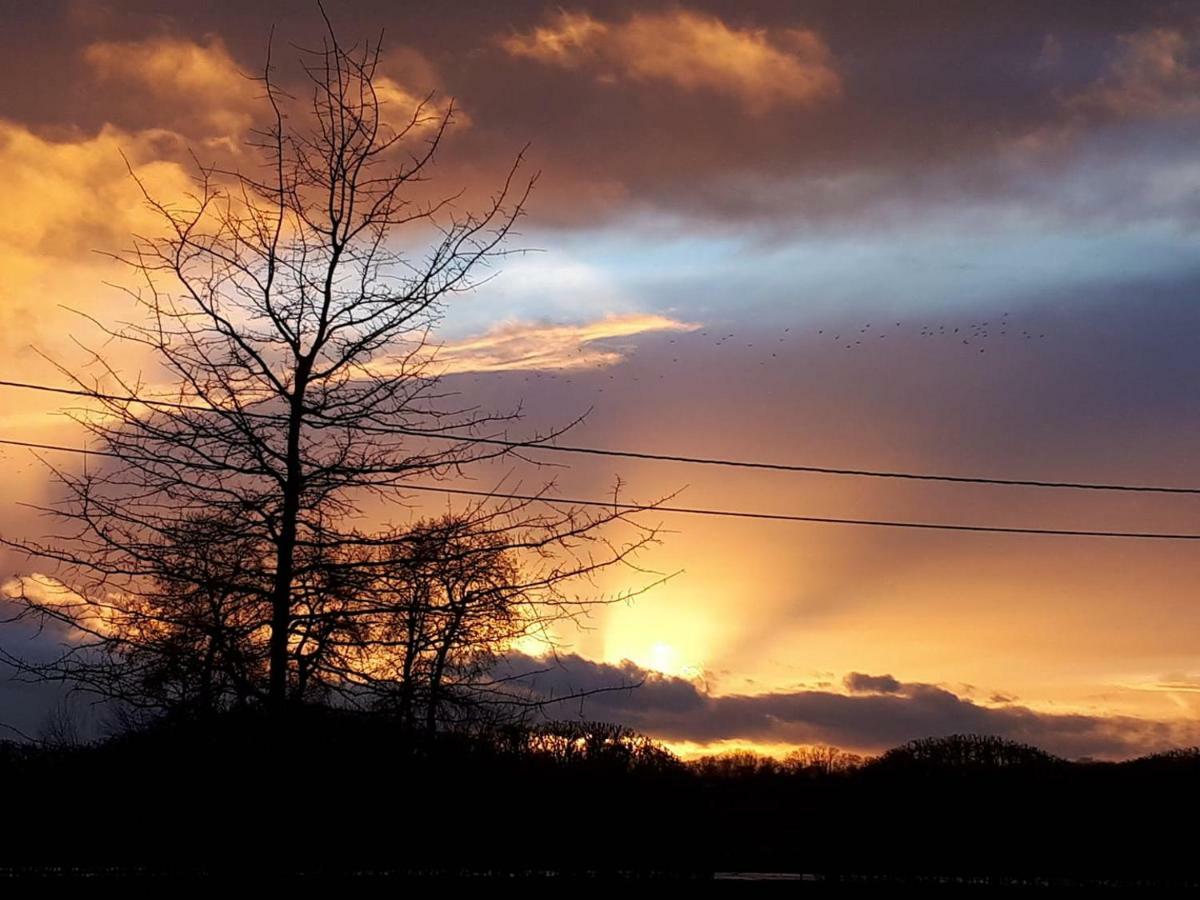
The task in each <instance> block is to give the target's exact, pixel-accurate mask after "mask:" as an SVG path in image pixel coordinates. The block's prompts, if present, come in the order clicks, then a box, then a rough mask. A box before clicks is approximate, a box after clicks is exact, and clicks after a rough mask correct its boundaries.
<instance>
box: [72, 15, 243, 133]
mask: <svg viewBox="0 0 1200 900" xmlns="http://www.w3.org/2000/svg"><path fill="white" fill-rule="evenodd" d="M84 60H85V61H86V62H87V63H88V64H89V65H90V66H91V67H92V69H93V71H94V72H95V73H96V75H97V76H98V77H99V78H101V79H102V80H104V81H109V82H113V83H115V84H118V85H124V86H130V85H132V86H134V87H136V88H138V89H139V90H141V91H143V92H145V93H146V94H148V95H149V96H150V98H152V99H153V100H155V101H157V102H158V103H159V104H160V106H159V110H160V111H161V113H162V115H163V117H164V119H166V120H167V122H169V124H170V125H171V127H173V128H175V129H176V130H178V131H181V132H183V133H194V132H195V130H196V126H197V125H199V126H200V129H201V131H202V132H203V134H204V135H205V136H207V137H208V138H209V139H210V140H212V141H214V142H223V143H227V144H229V145H231V146H232V145H233V144H234V143H235V142H236V141H237V140H238V139H239V138H240V137H241V135H243V134H244V133H245V132H246V130H247V129H248V128H249V127H250V125H251V122H252V120H253V111H254V108H255V105H256V101H257V97H258V95H259V94H261V93H262V92H261V90H259V89H258V87H257V86H256V84H255V82H254V80H253V79H252V78H250V77H248V76H247V75H246V74H244V73H243V72H242V71H241V70H240V69H239V68H238V65H237V63H236V62H234V60H233V57H231V56H230V55H229V51H228V50H226V49H225V45H224V44H223V43H222V42H221V40H220V39H219V38H217V37H209V38H207V39H206V40H205V41H204V42H203V43H197V42H195V41H190V40H184V39H182V38H173V37H155V38H150V39H148V40H142V41H99V42H97V43H94V44H91V45H89V46H88V47H87V48H86V49H85V50H84ZM163 124H167V123H163Z"/></svg>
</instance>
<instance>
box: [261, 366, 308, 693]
mask: <svg viewBox="0 0 1200 900" xmlns="http://www.w3.org/2000/svg"><path fill="white" fill-rule="evenodd" d="M311 366H312V363H311V360H310V359H308V358H305V359H303V360H301V362H300V364H299V365H298V366H297V368H296V383H295V386H294V388H293V392H292V402H291V409H290V412H289V415H288V436H287V480H286V482H285V484H284V488H283V514H282V517H281V519H280V523H279V539H278V542H277V543H276V558H275V584H274V586H273V589H272V592H271V645H270V666H271V671H270V678H269V685H268V693H267V705H268V706H269V707H270V708H271V710H273V711H275V712H279V711H281V710H282V709H283V708H284V707H285V706H286V705H287V699H288V695H287V683H288V631H289V629H290V628H291V624H292V581H293V579H294V578H295V569H296V566H295V558H296V537H297V523H298V521H299V518H300V497H301V494H302V493H303V491H304V473H303V472H302V471H301V467H300V426H301V423H302V421H303V418H304V390H305V387H306V386H307V383H308V373H309V369H310V368H311Z"/></svg>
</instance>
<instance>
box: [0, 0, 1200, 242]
mask: <svg viewBox="0 0 1200 900" xmlns="http://www.w3.org/2000/svg"><path fill="white" fill-rule="evenodd" d="M868 10H869V12H868ZM333 14H334V18H335V20H336V21H337V22H338V23H339V26H340V28H341V29H342V31H343V33H345V34H346V35H353V36H359V35H367V34H372V35H373V34H375V33H377V32H378V30H379V29H380V28H383V29H385V31H386V33H387V40H388V42H389V44H390V45H391V46H392V47H394V48H395V49H396V53H395V54H394V55H393V56H392V57H391V59H392V60H394V61H395V62H394V63H392V64H393V66H394V69H393V74H394V75H395V76H396V77H397V78H398V79H399V80H402V81H405V82H407V84H408V86H409V87H411V88H413V89H414V90H416V91H424V90H427V89H429V88H439V89H441V90H442V91H444V92H447V93H450V94H453V95H455V96H456V97H457V98H458V99H459V101H460V102H461V104H462V107H463V109H464V110H465V111H466V113H467V115H468V116H469V118H470V123H471V124H470V126H469V127H467V128H464V129H462V130H461V133H460V134H458V135H457V136H456V138H455V141H454V142H453V146H452V147H451V148H450V149H449V150H448V156H447V159H448V161H451V162H453V163H457V164H458V165H459V166H460V167H461V169H460V171H462V172H467V173H471V176H470V177H477V176H478V177H482V176H481V175H480V173H482V172H485V171H488V170H490V167H492V166H494V165H497V164H499V162H500V161H502V160H504V159H507V158H510V157H511V155H512V153H513V152H514V151H515V150H516V149H517V148H518V147H520V146H521V145H523V144H524V143H526V142H532V144H533V151H532V159H533V161H534V162H535V164H536V165H538V166H539V167H541V168H542V169H543V170H544V172H545V179H544V182H543V189H542V191H541V192H540V194H539V196H538V199H537V202H536V206H535V211H536V213H537V214H538V216H539V217H540V219H541V220H542V221H544V222H559V223H572V224H581V223H595V222H596V221H597V220H598V219H602V218H604V217H606V216H616V215H622V214H628V213H630V212H636V211H638V210H650V211H669V212H673V213H682V214H684V215H689V216H694V217H698V218H704V219H708V220H713V221H721V222H728V221H731V220H732V221H737V222H741V223H745V222H747V221H755V220H762V221H764V222H776V220H779V219H782V220H784V221H791V222H798V221H805V222H812V223H818V224H819V223H829V222H842V221H846V220H850V221H860V220H861V219H862V218H863V217H875V218H878V217H880V216H884V215H888V214H889V210H890V215H891V216H893V217H895V218H903V216H905V215H909V214H911V211H912V210H913V209H914V208H916V209H922V208H927V207H930V206H932V207H938V206H942V205H948V204H952V205H961V204H963V203H969V202H994V201H996V200H997V199H998V198H999V199H1006V200H1009V201H1019V202H1021V203H1026V204H1035V205H1036V204H1041V205H1044V206H1047V207H1048V208H1050V209H1052V210H1055V211H1058V212H1061V213H1062V214H1064V215H1087V214H1089V209H1088V208H1081V207H1080V204H1079V202H1078V199H1077V198H1078V195H1079V194H1080V193H1082V194H1084V195H1086V196H1088V197H1089V198H1090V201H1089V205H1090V206H1093V207H1094V206H1100V207H1102V208H1107V207H1108V206H1117V207H1122V206H1123V203H1122V200H1123V198H1127V197H1128V195H1129V193H1130V190H1128V189H1127V188H1125V187H1123V184H1122V182H1123V181H1128V180H1130V179H1132V181H1133V186H1134V187H1135V188H1136V187H1138V186H1144V183H1145V182H1144V179H1139V175H1140V174H1141V173H1144V172H1145V170H1146V169H1147V168H1148V167H1149V168H1154V167H1157V166H1160V165H1164V164H1169V163H1170V162H1171V160H1172V159H1174V158H1175V157H1177V156H1178V155H1179V154H1180V153H1181V152H1186V151H1185V149H1181V148H1188V147H1190V146H1191V145H1193V144H1194V140H1195V138H1196V136H1197V135H1196V129H1195V127H1194V123H1193V120H1194V118H1195V115H1196V112H1197V110H1196V108H1195V104H1194V103H1192V101H1190V99H1189V98H1190V97H1191V96H1192V94H1193V93H1194V92H1193V91H1192V88H1193V87H1194V84H1195V80H1196V75H1195V70H1196V65H1195V52H1194V47H1195V46H1196V45H1197V41H1196V31H1195V23H1194V21H1193V19H1194V18H1195V16H1193V15H1192V14H1190V13H1189V12H1188V11H1187V9H1186V8H1185V7H1180V6H1179V5H1178V4H1173V3H1169V2H1165V0H1164V2H1161V3H1141V4H1130V3H1118V2H1113V3H1104V2H1086V3H1084V2H1076V3H1059V4H1053V5H1051V4H1044V3H1018V4H1015V5H1014V4H1004V5H1003V6H1001V5H997V4H994V3H984V2H961V3H945V4H917V5H914V4H899V3H897V4H876V5H872V6H870V7H863V6H861V5H858V4H846V3H835V2H815V3H808V4H804V5H803V6H801V7H797V6H796V5H795V4H790V3H773V2H760V3H756V4H752V5H747V4H735V3H702V2H697V3H688V4H682V5H680V4H674V3H670V4H632V3H604V2H593V3H581V4H577V5H572V6H571V7H569V8H567V9H566V12H565V14H564V13H562V12H557V11H555V10H553V9H548V8H547V6H546V5H545V4H542V3H513V4H503V5H498V4H457V5H456V7H455V14H454V15H452V16H451V15H446V14H445V11H444V10H443V9H440V8H438V7H437V6H436V5H429V6H427V7H424V8H413V7H405V8H404V9H403V12H400V11H399V10H398V9H397V7H395V6H394V5H392V4H385V3H382V2H378V3H360V4H353V5H346V6H345V7H343V8H334V9H333ZM564 15H565V16H568V17H574V18H572V19H570V20H569V22H568V24H570V23H575V24H574V25H572V26H571V27H570V28H568V27H567V26H564V24H563V23H564ZM50 18H51V17H49V16H46V15H45V14H44V12H41V11H40V8H39V10H37V11H35V10H34V8H33V7H32V6H29V7H25V8H24V9H22V10H19V11H18V12H17V14H16V19H17V21H16V23H15V24H16V25H17V27H13V28H11V29H8V30H6V34H7V35H9V37H8V38H7V41H8V43H9V46H7V47H4V50H5V53H4V54H3V56H2V58H3V59H4V60H5V62H4V63H3V64H2V65H3V66H4V69H3V70H2V71H0V74H2V75H4V77H5V78H6V81H7V83H10V84H12V83H24V84H26V85H29V89H28V90H22V91H12V92H8V94H7V95H6V96H5V98H4V99H3V100H2V101H0V116H4V117H7V118H10V119H13V120H16V121H19V122H28V123H30V124H32V125H34V126H35V127H37V128H38V129H41V130H43V131H49V132H53V131H55V130H56V129H59V130H61V129H62V128H63V127H64V126H65V125H67V124H68V123H69V124H70V126H71V128H72V129H73V130H76V131H79V130H82V131H85V132H86V131H88V130H91V131H93V132H94V131H95V130H96V129H98V128H99V127H100V126H101V125H103V124H104V123H105V122H110V121H111V122H114V123H115V124H117V125H119V126H121V127H125V128H129V129H146V128H154V127H162V126H163V125H164V123H165V122H168V121H175V120H176V119H177V118H178V116H176V115H175V112H173V111H172V110H173V109H174V108H173V107H170V106H169V105H168V106H167V108H166V109H165V111H164V104H163V103H161V102H157V103H155V102H146V98H145V97H144V96H142V95H141V94H139V93H138V92H137V91H134V90H131V89H130V86H129V84H128V83H124V82H122V81H121V79H119V78H116V77H114V74H113V72H112V71H111V69H112V66H111V65H110V66H109V70H108V71H107V72H106V71H100V72H98V71H97V66H96V63H97V60H98V59H100V60H101V61H103V59H104V58H105V57H104V54H103V52H102V51H97V50H96V49H95V45H97V44H100V45H102V46H103V45H105V44H106V43H107V44H108V45H112V44H113V43H114V42H119V45H120V46H126V47H127V46H128V45H129V43H130V42H136V41H144V40H148V39H154V38H158V39H162V38H164V37H169V38H171V39H186V40H190V41H193V42H196V43H197V44H199V45H202V46H210V47H211V46H219V47H221V48H228V51H229V53H230V54H231V55H232V57H233V58H235V59H236V60H237V62H238V63H239V64H240V65H241V66H242V68H244V69H246V70H247V71H257V70H258V69H259V67H260V66H261V62H262V56H263V49H264V44H265V39H266V34H267V32H268V30H269V28H270V26H271V25H272V24H277V25H278V26H279V29H280V34H281V35H284V34H285V33H286V36H287V37H288V38H295V39H297V40H299V41H301V42H304V41H306V40H308V39H309V38H310V37H311V36H312V34H313V32H314V30H315V28H316V26H317V25H318V24H319V20H318V19H317V16H316V15H315V12H313V13H312V14H309V15H298V14H297V11H296V6H295V5H294V4H283V3H281V2H276V3H264V4H254V5H251V6H248V5H247V4H233V3H214V4H204V5H202V6H197V5H195V4H183V3H179V4H173V3H161V2H160V3H150V2H142V3H129V4H122V5H121V6H120V8H119V9H118V8H113V7H109V6H105V5H102V4H98V3H90V2H84V0H77V2H73V3H70V4H65V5H63V6H62V8H61V10H60V15H59V17H58V21H57V23H56V26H55V27H54V28H53V29H50V28H48V24H49V19H50ZM581 22H582V23H585V24H584V25H582V26H581V25H579V23H581ZM696 28H708V29H709V32H706V33H705V34H703V35H700V37H699V38H697V37H696V35H695V33H694V32H695V30H696ZM572 29H573V30H572ZM539 34H542V35H546V36H548V37H547V38H546V40H547V41H549V42H550V43H549V44H548V45H547V46H549V47H550V50H549V51H546V52H540V51H537V50H536V47H537V46H538V45H537V43H536V41H537V39H538V35H539ZM713 35H717V36H718V37H720V40H721V41H722V43H720V46H721V47H722V48H723V51H724V52H725V54H726V58H727V59H728V60H729V66H728V68H727V70H724V69H722V68H721V67H720V66H714V65H713V57H714V55H713V54H705V53H701V52H699V50H697V48H700V47H705V46H708V44H706V43H704V42H705V41H709V40H710V39H712V38H713ZM721 36H723V37H721ZM0 40H3V39H0ZM689 41H691V43H689ZM543 43H545V42H543ZM693 44H694V45H695V46H693ZM531 47H534V48H535V49H534V50H531V49H530V48H531ZM89 48H91V49H89ZM543 49H544V48H543ZM689 54H691V55H689ZM120 58H121V57H120V56H119V55H117V56H116V59H117V60H118V61H119V60H120ZM117 74H119V73H117ZM159 100H161V98H159ZM239 112H240V110H239ZM205 114H206V113H204V112H200V113H198V114H197V118H199V119H202V118H203V117H204V115H205ZM164 115H165V116H166V118H165V119H164ZM208 115H210V116H211V113H208ZM1147 117H1149V118H1163V117H1166V118H1168V119H1172V120H1176V121H1177V123H1178V122H1179V121H1182V122H1185V123H1193V124H1188V125H1186V127H1185V126H1182V125H1178V124H1177V125H1176V127H1175V129H1174V130H1173V131H1171V130H1168V133H1165V134H1163V135H1160V136H1150V139H1149V140H1145V139H1144V138H1146V137H1147V134H1146V133H1145V132H1142V131H1138V136H1139V138H1140V140H1139V146H1138V150H1137V153H1138V156H1137V158H1136V159H1135V160H1134V161H1133V162H1134V165H1133V166H1132V167H1122V166H1121V165H1120V160H1121V159H1122V158H1125V157H1122V158H1114V157H1113V156H1111V155H1110V154H1109V153H1108V152H1107V151H1106V148H1107V147H1109V146H1110V145H1111V144H1110V142H1111V133H1112V132H1113V131H1114V130H1115V132H1116V133H1117V134H1118V135H1120V134H1124V133H1127V132H1128V130H1129V129H1128V128H1127V127H1126V126H1127V124H1128V123H1129V122H1130V121H1137V122H1141V121H1143V120H1144V119H1146V118H1147ZM178 127H181V128H182V127H183V126H178ZM184 130H186V129H184ZM1082 153H1090V154H1092V155H1093V156H1094V157H1095V158H1094V159H1093V160H1092V162H1091V163H1090V164H1089V165H1090V168H1089V169H1087V170H1085V172H1084V174H1085V175H1086V174H1088V172H1091V173H1092V174H1091V175H1090V176H1089V177H1088V188H1089V189H1088V190H1086V191H1082V192H1081V191H1074V192H1071V193H1069V194H1068V195H1067V196H1060V193H1059V192H1058V191H1056V190H1053V188H1055V187H1056V186H1057V185H1058V184H1059V179H1060V178H1061V175H1062V169H1063V166H1064V164H1065V162H1066V161H1069V160H1072V159H1074V158H1075V157H1076V156H1078V155H1079V154H1082ZM1114 178H1115V179H1116V182H1117V183H1116V184H1115V185H1114V186H1113V188H1112V189H1108V188H1107V187H1106V185H1107V184H1108V182H1110V181H1113V180H1114Z"/></svg>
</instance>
